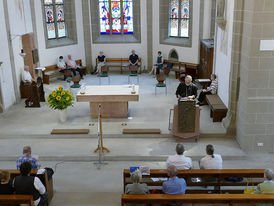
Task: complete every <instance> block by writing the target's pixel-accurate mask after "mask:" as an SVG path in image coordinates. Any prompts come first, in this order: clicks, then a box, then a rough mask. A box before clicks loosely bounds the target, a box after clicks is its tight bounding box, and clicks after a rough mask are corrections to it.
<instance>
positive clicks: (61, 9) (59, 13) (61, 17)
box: [56, 5, 65, 22]
mask: <svg viewBox="0 0 274 206" xmlns="http://www.w3.org/2000/svg"><path fill="white" fill-rule="evenodd" d="M56 17H57V21H58V22H59V21H64V20H65V18H64V6H63V5H57V6H56Z"/></svg>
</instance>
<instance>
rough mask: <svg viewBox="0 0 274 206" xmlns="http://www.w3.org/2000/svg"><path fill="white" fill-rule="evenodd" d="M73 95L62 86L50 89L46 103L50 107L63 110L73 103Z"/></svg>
mask: <svg viewBox="0 0 274 206" xmlns="http://www.w3.org/2000/svg"><path fill="white" fill-rule="evenodd" d="M73 101H74V97H73V95H72V94H71V93H70V91H69V90H64V89H63V87H62V86H59V87H58V89H56V90H54V91H52V92H51V93H50V94H49V96H48V98H47V103H46V104H47V105H48V106H49V107H50V108H52V109H58V110H63V109H66V108H67V107H69V106H72V105H73Z"/></svg>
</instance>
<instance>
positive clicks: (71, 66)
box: [67, 55, 84, 79]
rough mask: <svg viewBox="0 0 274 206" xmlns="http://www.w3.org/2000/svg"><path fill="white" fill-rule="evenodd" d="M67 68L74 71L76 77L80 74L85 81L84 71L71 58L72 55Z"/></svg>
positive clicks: (69, 57)
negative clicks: (77, 73)
mask: <svg viewBox="0 0 274 206" xmlns="http://www.w3.org/2000/svg"><path fill="white" fill-rule="evenodd" d="M67 68H68V69H70V70H71V71H72V73H73V75H74V76H76V71H77V72H79V74H80V77H81V79H84V78H83V72H82V69H81V68H80V67H79V66H77V64H76V62H75V60H73V59H72V58H71V55H68V60H67Z"/></svg>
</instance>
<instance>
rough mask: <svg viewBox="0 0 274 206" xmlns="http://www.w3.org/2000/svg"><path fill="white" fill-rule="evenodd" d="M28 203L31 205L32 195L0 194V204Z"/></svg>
mask: <svg viewBox="0 0 274 206" xmlns="http://www.w3.org/2000/svg"><path fill="white" fill-rule="evenodd" d="M15 204H28V205H31V206H33V205H34V202H33V196H32V195H0V205H15Z"/></svg>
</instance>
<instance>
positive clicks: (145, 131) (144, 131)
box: [123, 129, 161, 134]
mask: <svg viewBox="0 0 274 206" xmlns="http://www.w3.org/2000/svg"><path fill="white" fill-rule="evenodd" d="M123 134H161V130H160V129H123Z"/></svg>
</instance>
